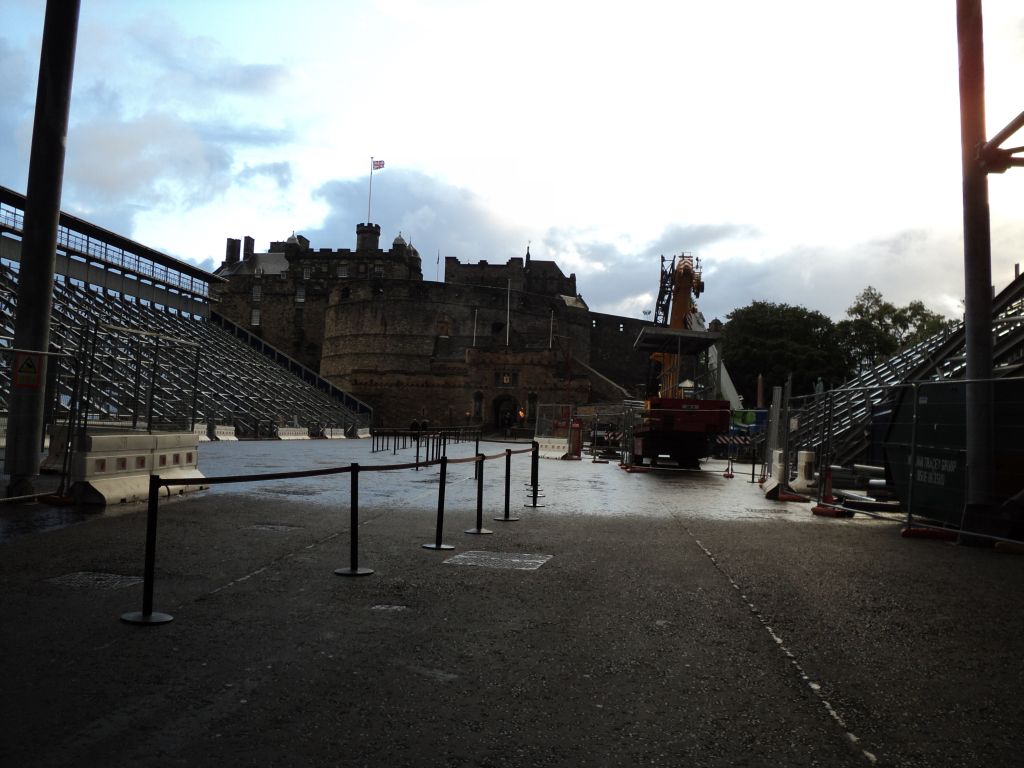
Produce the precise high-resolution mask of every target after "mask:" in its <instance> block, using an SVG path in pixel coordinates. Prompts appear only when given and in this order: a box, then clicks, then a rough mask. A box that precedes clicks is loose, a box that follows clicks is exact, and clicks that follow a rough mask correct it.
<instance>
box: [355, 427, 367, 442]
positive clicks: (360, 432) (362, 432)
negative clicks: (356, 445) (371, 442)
mask: <svg viewBox="0 0 1024 768" xmlns="http://www.w3.org/2000/svg"><path fill="white" fill-rule="evenodd" d="M369 436H370V428H369V427H360V428H359V429H357V430H356V437H357V438H359V439H360V440H362V439H365V438H367V437H369Z"/></svg>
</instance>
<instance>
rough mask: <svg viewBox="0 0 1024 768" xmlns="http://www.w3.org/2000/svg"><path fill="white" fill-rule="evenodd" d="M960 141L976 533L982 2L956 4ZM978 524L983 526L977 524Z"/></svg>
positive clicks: (984, 458) (982, 317) (984, 468)
mask: <svg viewBox="0 0 1024 768" xmlns="http://www.w3.org/2000/svg"><path fill="white" fill-rule="evenodd" d="M956 10H957V19H956V21H957V41H958V47H959V59H960V139H961V144H962V147H961V150H962V156H961V157H962V167H963V195H964V297H965V302H964V304H965V317H964V323H965V336H966V341H967V379H968V380H969V382H968V383H967V384H966V385H965V386H966V419H967V438H966V446H965V447H966V449H967V495H966V500H965V501H966V505H967V507H966V513H967V514H966V518H965V528H967V529H970V530H977V525H976V524H975V521H976V518H977V516H978V515H979V514H980V515H981V516H982V517H984V513H985V509H986V508H987V507H988V506H989V504H990V503H991V501H992V499H991V489H992V386H991V384H989V383H988V382H985V383H980V382H976V383H975V382H974V380H977V379H989V378H991V377H992V263H991V241H990V232H989V209H988V179H987V177H986V175H985V169H984V166H983V165H982V162H981V157H980V151H981V148H982V147H983V146H984V144H985V62H984V46H983V40H982V22H981V0H957V4H956ZM977 522H981V521H977Z"/></svg>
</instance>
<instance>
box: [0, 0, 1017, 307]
mask: <svg viewBox="0 0 1024 768" xmlns="http://www.w3.org/2000/svg"><path fill="white" fill-rule="evenodd" d="M44 10H45V3H44V2H42V0H3V1H2V3H0V71H2V72H4V77H3V78H0V104H2V105H3V109H2V110H0V184H3V185H4V186H7V187H10V188H12V189H15V190H17V191H19V192H24V190H25V186H26V180H27V177H28V156H29V147H30V145H31V136H32V120H33V110H34V101H35V92H36V86H37V78H38V67H39V47H40V41H41V36H42V28H43V14H44ZM983 12H984V23H985V66H986V92H987V106H986V113H987V117H986V119H987V125H988V129H989V130H988V132H989V135H991V134H994V133H995V132H996V131H997V130H999V129H1000V128H1002V127H1003V126H1004V125H1006V124H1007V123H1008V122H1009V121H1010V120H1011V119H1012V118H1013V117H1015V116H1016V115H1017V114H1018V113H1019V112H1021V111H1022V110H1024V96H1022V92H1021V90H1020V88H1019V83H1020V81H1021V78H1022V77H1024V6H1022V5H1021V4H1020V3H1019V2H1017V1H1016V0H986V1H985V2H983ZM1020 144H1024V139H1022V138H1021V137H1017V139H1016V143H1015V141H1014V140H1011V142H1010V145H1011V146H1017V145H1020ZM371 157H373V158H377V159H380V160H384V161H385V167H384V168H383V169H382V170H380V171H377V172H375V173H374V174H373V188H372V190H373V195H372V207H370V206H369V203H370V202H371V201H369V200H368V192H369V178H370V159H371ZM989 195H990V204H991V217H992V251H993V254H992V270H993V281H994V283H995V289H996V290H1000V289H1001V288H1003V287H1004V286H1005V285H1006V284H1007V283H1008V282H1009V281H1010V280H1011V279H1012V278H1013V274H1014V264H1015V263H1018V262H1020V261H1024V258H1022V256H1021V255H1020V253H1019V251H1018V248H1019V246H1020V244H1021V243H1022V242H1024V169H1011V170H1010V171H1008V172H1007V173H1006V174H1003V175H1000V176H992V177H990V182H989ZM62 208H63V210H65V211H68V212H70V213H73V214H75V215H77V216H80V217H82V218H85V219H87V220H89V221H92V222H94V223H96V224H98V225H100V226H103V227H106V228H108V229H111V230H113V231H115V232H118V233H120V234H123V235H125V236H127V237H130V238H132V239H134V240H137V241H139V242H141V243H144V244H145V245H147V246H150V247H152V248H156V249H157V250H160V251H163V252H165V253H168V254H170V255H172V256H175V257H177V258H180V259H183V260H186V261H189V262H192V263H195V264H198V265H200V266H203V267H205V268H207V269H214V268H216V267H217V266H218V265H219V264H220V263H221V262H222V260H223V258H224V248H225V239H226V238H228V237H242V236H244V235H251V236H252V237H254V238H255V240H256V247H257V250H266V249H267V247H268V246H269V243H270V242H271V241H274V240H283V239H285V238H287V237H288V236H289V235H290V234H291V233H292V232H297V233H300V234H303V235H305V236H306V237H307V238H309V240H310V242H311V244H312V246H313V247H314V248H354V247H355V227H356V224H358V223H360V222H363V221H365V220H366V219H367V213H368V209H369V214H370V216H369V217H370V218H371V219H372V221H374V222H375V223H378V224H380V225H381V230H382V235H381V241H382V244H384V245H385V247H388V244H389V243H390V242H391V240H393V239H394V237H395V236H396V235H398V234H399V233H401V234H402V236H403V237H404V238H405V239H406V240H407V241H410V242H411V243H412V244H413V245H414V246H415V247H416V248H417V249H418V250H419V252H420V254H421V256H422V257H423V271H424V278H425V279H428V280H434V279H443V265H444V259H445V257H448V256H454V257H456V258H458V259H459V260H460V261H462V262H464V263H466V262H477V261H480V260H487V261H488V262H490V263H504V262H506V261H507V260H508V259H510V258H512V257H516V256H522V255H524V253H525V252H526V249H527V247H529V248H530V252H531V255H532V256H533V258H536V259H545V260H553V261H555V262H557V263H558V264H559V266H560V267H561V268H562V270H563V271H564V272H566V273H567V274H568V273H575V275H576V279H577V289H578V290H579V292H580V293H581V294H582V296H583V297H584V299H585V300H586V301H587V303H588V305H589V306H590V307H591V309H593V310H595V311H599V312H609V313H613V314H621V315H627V316H631V317H641V316H642V315H643V313H644V311H649V310H652V309H653V308H654V303H655V299H656V297H657V292H658V282H659V269H660V257H661V256H662V255H664V256H665V257H669V258H670V257H672V256H673V255H676V254H679V253H682V252H687V253H692V254H693V255H695V256H697V257H699V258H700V259H701V261H702V264H703V269H704V280H705V286H706V289H705V292H704V294H703V296H701V298H700V300H699V302H698V304H699V306H700V308H701V310H702V311H703V313H704V315H705V317H706V318H707V319H708V320H710V319H712V318H714V317H718V318H721V319H723V320H724V319H725V318H726V317H727V315H728V313H729V312H731V311H732V310H734V309H737V308H739V307H742V306H746V305H748V304H749V303H750V302H752V301H755V300H763V301H773V302H783V303H787V304H794V305H799V306H804V307H807V308H808V309H812V310H817V311H820V312H822V313H824V314H825V315H828V316H829V317H832V318H833V319H836V320H838V319H841V318H842V317H844V316H845V310H846V308H847V307H849V306H850V304H852V303H853V301H854V299H855V297H856V295H857V294H858V293H860V292H861V291H862V290H863V289H864V288H866V287H867V286H869V285H871V286H874V287H875V288H877V289H878V290H880V291H881V292H882V294H883V295H884V296H885V298H886V299H888V300H890V301H892V302H894V303H896V304H899V305H903V304H906V303H908V302H910V301H913V300H918V299H919V300H921V301H923V302H924V303H925V304H926V305H927V306H928V307H929V308H930V309H932V310H934V311H936V312H939V313H941V314H944V315H947V316H949V317H959V316H960V315H961V313H962V299H963V283H964V279H963V237H962V196H961V172H960V133H959V97H958V85H957V40H956V10H955V2H954V1H953V0H860V2H856V3H854V2H844V3H838V2H821V0H775V2H771V3H766V2H764V1H763V0H731V2H715V3H710V2H706V0H700V1H698V0H676V1H675V2H668V1H667V0H665V1H664V2H650V1H648V0H632V2H630V3H624V2H621V1H620V2H605V1H604V0H519V1H518V2H516V3H507V2H496V1H495V2H491V1H490V0H434V1H428V0H421V1H419V2H416V1H414V0H345V2H338V1H337V0H291V1H290V2H288V3H281V2H279V1H277V2H268V1H266V0H247V1H246V2H245V3H239V2H229V1H228V0H199V1H192V0H176V2H174V3H166V2H157V1H156V0H82V9H81V16H80V22H79V30H78V43H77V51H76V60H75V74H74V90H73V95H72V103H71V118H70V127H69V132H68V140H67V157H66V162H65V175H64V188H63V199H62ZM438 261H439V262H440V264H438Z"/></svg>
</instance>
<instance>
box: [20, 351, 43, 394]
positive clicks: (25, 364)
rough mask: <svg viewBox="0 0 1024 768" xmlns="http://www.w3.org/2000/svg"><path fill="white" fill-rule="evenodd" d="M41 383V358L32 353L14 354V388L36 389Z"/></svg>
mask: <svg viewBox="0 0 1024 768" xmlns="http://www.w3.org/2000/svg"><path fill="white" fill-rule="evenodd" d="M42 381H43V356H42V355H39V354H35V353H32V352H15V353H14V386H16V387H23V388H25V389H38V388H39V386H40V384H42Z"/></svg>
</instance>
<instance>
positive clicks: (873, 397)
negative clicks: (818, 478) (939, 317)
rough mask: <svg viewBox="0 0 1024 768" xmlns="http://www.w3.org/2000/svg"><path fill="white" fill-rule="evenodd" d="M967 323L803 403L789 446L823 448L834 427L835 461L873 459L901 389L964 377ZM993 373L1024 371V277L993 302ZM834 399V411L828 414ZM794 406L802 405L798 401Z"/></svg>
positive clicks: (1010, 285)
mask: <svg viewBox="0 0 1024 768" xmlns="http://www.w3.org/2000/svg"><path fill="white" fill-rule="evenodd" d="M964 344H965V339H964V326H963V324H962V323H957V324H956V325H955V326H953V327H952V328H950V329H949V330H947V331H944V332H942V333H939V334H936V335H935V336H932V337H931V338H928V339H925V340H924V341H921V342H918V343H916V344H913V345H911V346H909V347H907V348H905V349H902V350H900V351H899V352H897V353H896V354H895V355H893V356H892V357H891V358H889V359H888V360H885V361H883V362H881V363H879V364H878V365H876V366H874V367H873V368H870V369H868V370H866V371H864V372H863V373H861V374H860V375H859V376H857V377H855V378H853V379H851V380H849V381H847V382H845V383H844V384H843V385H842V386H840V387H837V388H836V389H834V390H832V391H831V392H830V393H828V394H829V396H828V397H825V396H819V397H817V398H810V399H808V401H807V402H806V403H803V404H800V406H799V408H800V415H799V419H798V424H799V426H798V428H797V429H796V431H795V432H793V433H791V434H790V436H789V446H790V449H791V450H795V449H796V447H797V446H799V447H801V448H805V449H810V448H818V447H820V445H821V443H822V441H823V440H824V437H825V435H826V433H827V430H825V429H823V426H824V425H825V424H830V425H831V437H832V444H831V446H830V447H829V452H830V455H831V459H830V461H831V463H833V464H840V465H849V464H852V463H854V462H865V463H871V462H870V457H869V456H868V455H867V451H868V449H869V446H870V445H871V444H872V429H873V428H874V424H875V421H876V417H877V416H878V414H879V412H882V411H885V410H887V409H888V408H890V407H891V406H892V403H893V398H894V397H895V395H896V388H897V387H899V386H900V385H904V384H907V383H909V382H921V381H936V380H941V379H959V378H963V375H964V372H965V370H966V352H965V349H964ZM992 345H993V355H992V357H993V376H994V377H997V378H1003V377H1007V376H1016V375H1020V373H1021V369H1022V367H1024V275H1020V276H1018V277H1017V278H1016V279H1014V281H1013V282H1011V283H1010V284H1009V285H1008V286H1007V287H1006V288H1004V289H1003V290H1002V291H1001V292H1000V293H999V294H998V295H997V296H996V297H995V298H994V299H993V302H992ZM830 401H831V404H832V410H831V413H829V412H828V405H829V402H830ZM794 405H796V404H795V403H794Z"/></svg>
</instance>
